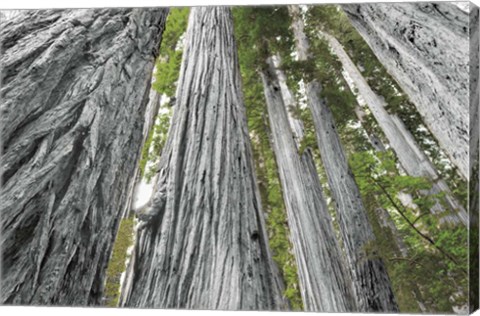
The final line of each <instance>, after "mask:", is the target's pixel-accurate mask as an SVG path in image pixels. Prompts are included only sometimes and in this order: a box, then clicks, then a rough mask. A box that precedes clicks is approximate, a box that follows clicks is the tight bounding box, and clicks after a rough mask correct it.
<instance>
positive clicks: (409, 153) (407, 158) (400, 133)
mask: <svg viewBox="0 0 480 316" xmlns="http://www.w3.org/2000/svg"><path fill="white" fill-rule="evenodd" d="M321 36H322V37H323V38H325V39H326V40H327V41H328V43H329V45H330V47H331V49H332V51H333V52H334V54H335V55H336V56H337V57H338V59H339V60H340V62H341V63H342V66H343V69H344V70H345V71H346V72H347V73H348V77H349V78H350V79H351V82H352V83H353V85H354V87H355V88H357V90H358V94H360V95H361V96H362V98H363V99H364V100H365V103H366V105H367V106H368V108H369V109H370V111H371V112H372V114H373V116H374V117H375V120H376V121H377V123H378V125H379V126H380V128H381V129H382V131H383V133H384V134H385V136H386V138H387V139H388V142H389V144H390V146H391V147H392V149H393V151H394V152H395V154H396V156H397V158H398V160H399V162H400V164H401V165H402V167H403V169H404V170H405V171H406V173H407V174H409V175H411V176H414V177H425V178H427V179H428V180H430V181H431V182H432V188H431V189H430V190H428V191H427V190H425V191H423V192H421V193H422V194H423V195H425V196H428V195H434V194H438V193H440V192H443V193H445V199H444V200H445V202H446V205H447V206H448V208H449V209H450V210H451V211H453V214H452V215H447V216H445V217H444V218H443V220H444V221H448V222H450V223H458V222H459V221H461V222H463V223H464V224H465V225H467V223H468V214H467V212H466V211H465V209H464V208H463V206H462V205H461V204H460V203H458V201H457V200H456V199H455V198H454V197H453V194H452V192H451V191H450V188H449V187H448V185H447V183H446V182H445V181H444V180H443V179H442V178H441V177H440V176H439V174H438V173H437V171H436V169H435V168H434V166H433V165H432V163H431V162H430V160H429V159H428V157H427V155H426V154H425V153H424V152H423V151H422V150H421V149H420V147H419V146H418V144H417V142H416V141H415V139H414V138H413V136H412V134H410V132H409V131H408V130H407V128H406V127H405V124H403V122H402V121H401V120H400V118H399V117H398V116H396V115H395V114H390V113H388V112H387V110H386V109H385V106H386V103H385V101H384V100H382V99H381V98H380V97H379V96H378V95H376V94H375V92H374V91H373V90H372V89H371V88H370V86H369V85H368V83H367V81H366V80H365V78H363V76H362V74H361V73H360V71H359V70H358V69H357V67H356V66H355V64H354V63H353V61H352V60H351V59H350V57H349V56H348V55H347V53H346V52H345V50H344V49H343V47H342V45H341V44H340V43H339V42H338V41H337V40H336V39H335V38H334V37H333V36H331V35H329V34H325V33H321ZM352 90H353V89H352ZM430 211H431V212H432V213H433V214H436V213H440V214H441V213H444V211H445V207H444V206H443V205H442V204H441V203H440V202H437V203H436V205H434V206H433V207H432V208H431V210H430ZM443 215H445V214H443Z"/></svg>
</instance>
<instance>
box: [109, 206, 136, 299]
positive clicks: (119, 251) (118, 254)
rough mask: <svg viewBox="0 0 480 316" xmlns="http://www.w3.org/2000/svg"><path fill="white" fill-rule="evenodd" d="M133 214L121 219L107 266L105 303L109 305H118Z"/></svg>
mask: <svg viewBox="0 0 480 316" xmlns="http://www.w3.org/2000/svg"><path fill="white" fill-rule="evenodd" d="M133 226H134V219H133V216H132V217H129V218H125V219H122V220H121V222H120V227H119V229H118V234H117V239H116V240H115V243H114V244H113V251H112V256H111V258H110V261H109V262H108V267H107V276H106V283H105V304H106V305H107V306H109V307H116V306H118V299H119V290H120V277H121V275H122V273H123V271H125V262H126V261H127V259H128V256H127V249H128V248H129V247H130V246H131V245H132V243H133Z"/></svg>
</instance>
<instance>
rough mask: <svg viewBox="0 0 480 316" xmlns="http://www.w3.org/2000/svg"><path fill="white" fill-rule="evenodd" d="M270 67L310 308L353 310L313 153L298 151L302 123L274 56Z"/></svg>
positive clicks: (271, 99) (267, 75)
mask: <svg viewBox="0 0 480 316" xmlns="http://www.w3.org/2000/svg"><path fill="white" fill-rule="evenodd" d="M266 66H267V67H265V69H264V70H262V71H261V73H260V75H261V77H262V81H263V86H264V93H265V98H266V103H267V108H268V117H269V119H270V127H271V130H272V139H273V145H274V146H273V149H274V152H275V157H276V160H277V163H278V169H279V176H280V181H281V185H282V189H283V198H284V201H285V207H286V211H287V216H288V226H289V228H290V233H291V240H292V244H293V249H294V253H295V258H296V262H297V267H298V274H299V283H300V288H301V294H302V299H303V303H304V307H305V310H306V311H317V312H347V311H353V310H355V302H354V300H353V296H352V292H351V291H352V288H351V280H350V279H349V278H348V277H346V273H345V272H346V271H347V270H346V269H345V266H344V262H343V260H342V259H343V258H342V255H341V252H340V248H339V247H338V244H337V240H336V237H335V232H334V230H333V226H332V219H331V216H330V214H329V213H328V209H327V205H326V203H325V199H324V197H323V193H322V188H321V184H320V181H319V179H318V175H317V170H316V168H315V164H314V162H313V157H312V154H311V152H310V151H309V150H308V149H307V150H306V151H305V152H304V153H303V154H302V155H300V154H299V153H298V148H299V143H300V140H301V138H302V137H303V126H301V122H299V121H298V120H296V119H295V118H293V117H291V115H289V114H288V110H287V105H286V104H285V101H284V97H283V96H282V90H285V88H286V86H285V84H284V85H283V86H284V87H283V89H282V87H281V85H280V82H279V79H278V75H277V72H279V70H276V69H275V66H274V64H273V61H272V59H271V58H269V60H268V61H267V65H266ZM285 93H287V94H288V95H289V96H291V94H290V93H289V91H285ZM289 121H290V122H292V125H293V126H290V123H289ZM292 130H295V138H294V137H293V133H292ZM295 140H296V141H295Z"/></svg>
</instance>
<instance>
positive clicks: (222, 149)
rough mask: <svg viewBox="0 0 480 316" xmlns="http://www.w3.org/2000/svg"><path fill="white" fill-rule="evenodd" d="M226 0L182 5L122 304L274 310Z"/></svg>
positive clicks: (273, 282)
mask: <svg viewBox="0 0 480 316" xmlns="http://www.w3.org/2000/svg"><path fill="white" fill-rule="evenodd" d="M240 84H241V82H240V72H239V65H238V57H237V51H236V45H235V42H234V38H233V24H232V17H231V13H230V9H229V8H227V7H194V8H192V9H191V13H190V18H189V26H188V30H187V34H186V46H185V48H184V53H183V61H182V67H181V71H180V79H179V83H178V88H177V96H176V105H175V113H174V117H173V120H172V125H171V127H170V130H169V136H168V140H167V143H166V145H165V147H164V151H163V155H162V157H161V161H160V169H161V171H160V176H159V179H158V181H157V189H156V192H155V195H154V199H153V203H152V206H151V208H149V209H147V210H146V214H144V215H145V216H143V219H144V220H145V222H144V223H143V224H142V226H144V228H143V230H140V231H139V232H138V235H137V244H136V246H135V250H134V255H133V258H132V261H131V264H130V266H129V268H128V271H127V280H126V282H127V285H126V286H125V287H124V293H123V294H122V301H123V305H125V306H138V307H161V308H196V309H233V310H239V309H240V310H245V309H250V310H258V309H260V310H272V309H279V308H282V307H283V306H282V302H281V301H282V299H281V297H280V296H281V294H280V289H279V286H278V284H277V276H276V273H275V271H274V267H273V261H272V259H271V255H270V251H269V248H268V239H267V235H266V231H265V224H264V218H263V212H262V207H261V204H260V196H259V192H258V188H257V184H256V179H255V175H254V168H253V161H252V156H251V148H250V141H249V137H248V132H247V125H246V116H245V108H244V104H243V100H242V98H243V96H242V94H241V87H240Z"/></svg>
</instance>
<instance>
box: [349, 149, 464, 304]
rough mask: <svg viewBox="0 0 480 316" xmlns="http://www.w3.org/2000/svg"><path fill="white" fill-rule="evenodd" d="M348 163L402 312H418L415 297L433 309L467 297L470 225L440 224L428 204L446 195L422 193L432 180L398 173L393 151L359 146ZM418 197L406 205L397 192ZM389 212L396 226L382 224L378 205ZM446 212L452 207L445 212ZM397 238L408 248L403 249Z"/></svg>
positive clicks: (462, 301)
mask: <svg viewBox="0 0 480 316" xmlns="http://www.w3.org/2000/svg"><path fill="white" fill-rule="evenodd" d="M350 157H351V158H350V166H351V168H352V172H353V173H354V175H355V178H356V180H357V183H358V186H359V189H360V192H361V194H362V198H363V200H364V203H365V205H366V207H367V210H368V214H369V218H370V222H371V223H372V226H373V228H374V232H375V235H376V236H377V245H376V246H377V247H378V249H379V253H380V254H381V256H382V258H383V259H384V261H385V262H386V264H387V270H388V273H389V276H390V279H391V281H392V285H393V288H394V292H395V296H396V297H397V300H398V303H399V305H400V310H401V311H402V312H420V309H419V307H418V305H417V304H416V301H420V302H422V303H424V304H425V306H426V307H427V308H428V310H429V311H432V312H433V311H435V312H443V313H450V312H452V307H453V306H456V305H462V304H465V303H466V296H465V295H466V294H467V293H466V289H467V288H468V287H467V281H468V279H467V276H468V275H467V274H466V271H467V251H468V245H467V230H466V229H465V228H464V227H463V226H462V225H460V226H453V225H448V224H441V223H440V219H441V217H439V216H438V215H434V214H431V212H430V208H431V207H432V206H433V205H434V203H435V201H436V200H437V199H442V198H443V195H442V194H439V195H436V196H426V197H425V196H422V195H421V194H420V191H422V190H426V189H429V188H430V187H431V183H430V182H429V181H427V180H425V179H423V178H415V177H410V176H404V175H399V174H398V172H397V170H396V166H395V164H396V162H395V157H394V154H393V153H392V152H391V151H387V152H377V153H373V152H372V151H364V152H357V153H354V154H352V155H351V156H350ZM399 192H403V193H405V194H410V195H411V196H413V197H414V202H415V204H416V205H417V208H415V207H407V206H404V205H402V203H401V201H400V200H399V198H398V193H399ZM379 210H384V211H386V212H388V213H389V216H390V217H391V219H392V220H393V223H394V224H395V227H396V229H398V231H397V232H396V234H397V235H396V236H395V232H394V231H393V230H392V229H391V228H388V227H385V226H384V225H383V226H382V225H381V224H380V222H381V220H380V219H379V218H378V211H379ZM446 213H448V212H446ZM398 239H400V240H402V241H403V242H404V243H405V247H406V248H407V249H408V253H407V254H406V255H404V254H402V252H401V250H400V248H399V244H398Z"/></svg>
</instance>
